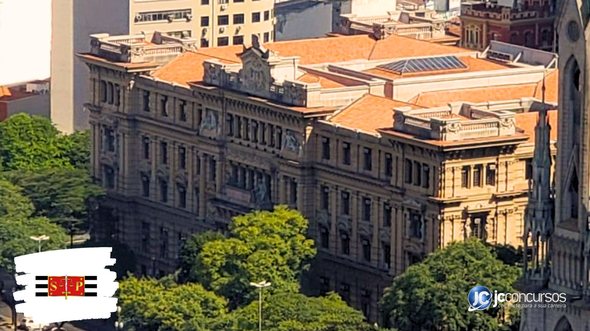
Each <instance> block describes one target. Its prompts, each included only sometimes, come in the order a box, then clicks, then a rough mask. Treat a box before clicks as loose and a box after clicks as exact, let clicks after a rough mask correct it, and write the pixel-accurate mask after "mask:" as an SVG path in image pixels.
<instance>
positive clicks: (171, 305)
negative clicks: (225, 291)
mask: <svg viewBox="0 0 590 331" xmlns="http://www.w3.org/2000/svg"><path fill="white" fill-rule="evenodd" d="M119 301H120V302H119V304H120V306H121V319H122V321H123V322H124V323H125V325H126V327H128V328H130V329H132V330H144V331H181V330H197V331H201V330H211V329H210V326H211V325H212V324H213V323H214V321H215V320H217V319H219V318H221V317H222V316H223V315H224V314H225V313H226V301H225V300H224V299H223V298H220V297H218V296H217V295H215V294H214V293H212V292H209V291H207V290H205V289H204V288H203V287H202V286H201V285H199V284H192V283H190V284H182V285H178V284H175V283H174V282H170V281H158V280H155V279H145V278H144V279H138V278H135V277H130V278H127V279H125V280H123V281H121V282H120V283H119Z"/></svg>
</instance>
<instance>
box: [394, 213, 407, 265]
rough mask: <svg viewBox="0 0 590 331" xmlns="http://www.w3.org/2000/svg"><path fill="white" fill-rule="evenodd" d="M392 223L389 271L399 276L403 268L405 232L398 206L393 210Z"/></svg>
mask: <svg viewBox="0 0 590 331" xmlns="http://www.w3.org/2000/svg"><path fill="white" fill-rule="evenodd" d="M393 215H394V221H393V222H392V224H391V232H392V237H391V241H392V243H391V250H392V253H393V254H392V255H391V271H392V273H393V274H396V275H397V274H400V273H401V272H402V271H403V268H404V249H403V240H404V232H405V219H404V215H403V209H402V207H401V206H400V205H395V206H394V208H393Z"/></svg>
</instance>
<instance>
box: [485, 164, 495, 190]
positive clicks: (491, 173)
mask: <svg viewBox="0 0 590 331" xmlns="http://www.w3.org/2000/svg"><path fill="white" fill-rule="evenodd" d="M486 185H489V186H495V185H496V164H495V163H488V165H487V167H486Z"/></svg>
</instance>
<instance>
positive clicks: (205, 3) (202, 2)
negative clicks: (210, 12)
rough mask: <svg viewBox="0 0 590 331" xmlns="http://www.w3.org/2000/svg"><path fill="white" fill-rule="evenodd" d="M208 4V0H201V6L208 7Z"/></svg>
mask: <svg viewBox="0 0 590 331" xmlns="http://www.w3.org/2000/svg"><path fill="white" fill-rule="evenodd" d="M208 4H209V0H201V5H208Z"/></svg>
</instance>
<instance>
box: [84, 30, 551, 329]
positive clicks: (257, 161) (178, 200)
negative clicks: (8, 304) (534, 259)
mask: <svg viewBox="0 0 590 331" xmlns="http://www.w3.org/2000/svg"><path fill="white" fill-rule="evenodd" d="M146 37H147V39H146ZM91 39H92V49H91V51H90V52H89V53H85V54H81V55H80V58H81V59H82V60H83V61H84V62H85V63H86V64H87V65H88V67H89V69H90V80H89V85H90V86H91V91H92V93H91V95H90V99H89V100H88V103H87V104H86V107H87V108H88V109H89V110H90V116H91V120H90V124H91V129H92V146H93V147H92V175H93V177H94V178H95V179H96V180H97V181H98V182H100V183H102V185H103V186H104V187H105V188H106V190H107V192H108V201H107V203H106V204H105V206H104V209H103V214H102V215H101V217H100V222H101V223H99V224H97V225H96V227H95V228H96V229H97V231H98V232H97V233H96V235H97V236H99V237H103V238H104V237H107V238H117V239H118V240H120V241H121V242H124V243H127V244H128V245H130V247H131V248H132V249H133V251H134V252H135V253H136V256H137V263H138V271H139V272H141V273H142V274H151V275H158V274H164V273H167V272H171V271H173V270H175V268H176V263H177V256H178V252H179V248H180V246H181V243H182V241H183V240H184V238H187V236H189V235H190V234H191V233H194V232H198V231H203V230H207V229H214V230H219V231H224V230H225V229H226V228H227V225H228V224H229V221H230V219H231V217H233V216H235V215H238V214H242V213H246V212H248V211H250V210H252V209H264V208H270V207H272V205H275V204H287V205H289V206H291V207H293V208H297V209H298V210H299V211H301V212H302V213H303V214H304V215H305V216H306V217H307V218H308V219H309V220H310V235H311V236H312V237H313V238H314V239H315V240H316V245H317V247H318V251H319V253H318V258H317V259H316V261H315V263H314V265H313V267H312V270H311V272H310V273H308V274H307V277H306V281H305V284H304V288H306V289H307V291H309V292H311V293H315V294H319V293H324V292H327V291H332V290H333V291H337V292H338V293H340V295H341V296H342V297H343V298H344V299H345V300H346V301H347V302H349V303H350V304H351V305H353V306H354V307H357V308H358V309H361V310H362V311H363V312H364V313H365V314H366V316H367V317H368V318H369V320H371V321H379V319H380V317H379V310H378V301H379V299H380V297H381V295H382V293H383V290H384V288H385V287H387V286H389V285H390V284H391V280H392V278H393V277H394V276H395V275H398V274H399V273H401V272H403V271H404V270H405V269H406V268H407V267H408V266H409V265H411V264H413V263H416V262H418V261H420V260H421V259H422V258H423V257H424V256H425V255H426V254H428V253H430V252H432V251H433V250H435V249H437V248H440V247H444V246H445V245H447V244H448V243H449V242H451V241H456V240H463V239H464V238H466V237H470V236H476V237H479V238H481V239H482V240H486V241H488V242H490V243H494V244H509V245H514V246H522V235H523V227H524V211H525V208H526V205H527V194H528V189H529V184H528V182H529V178H530V176H531V159H532V157H533V145H534V139H535V130H534V128H535V126H536V123H537V119H538V111H539V110H541V109H555V107H556V105H555V102H556V99H557V84H556V78H557V71H556V69H555V66H556V56H555V55H554V54H553V53H548V52H542V51H538V50H531V49H526V48H523V47H518V46H513V45H509V44H503V43H496V42H493V43H492V46H491V47H490V49H489V50H488V51H487V52H486V53H480V52H476V51H472V50H467V49H462V48H457V47H451V46H444V45H440V44H436V43H430V42H426V41H420V40H416V39H413V38H407V37H401V36H396V35H391V36H389V37H388V38H384V39H375V38H373V37H372V36H369V35H355V36H338V37H327V38H317V39H309V40H299V41H290V42H275V43H267V44H262V43H260V42H258V41H257V40H254V42H253V43H252V45H251V46H244V47H242V46H231V47H218V48H206V49H198V50H196V51H195V50H194V49H195V47H194V46H195V45H193V44H191V43H188V42H185V41H184V42H183V40H182V39H175V38H173V37H165V36H164V37H162V36H159V35H158V34H156V35H154V36H151V35H147V36H143V35H133V36H118V37H112V36H108V35H95V36H93V37H92V38H91ZM128 45H131V47H129V46H128ZM327 50H329V51H327ZM171 58H173V59H172V60H171ZM543 87H545V93H543V90H544V89H543ZM543 99H545V100H546V103H542V102H541V101H542V100H543ZM549 119H550V121H552V122H553V123H555V121H556V113H555V111H552V110H551V111H549ZM551 138H552V139H553V140H552V143H551V153H552V154H553V155H554V154H555V148H554V146H553V145H554V142H555V141H554V139H555V137H554V136H552V137H551Z"/></svg>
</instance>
